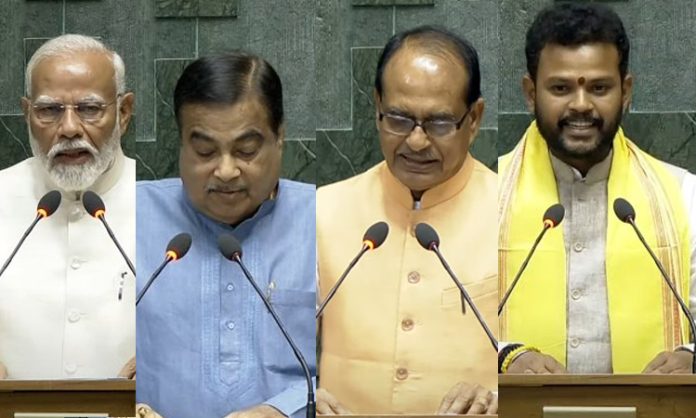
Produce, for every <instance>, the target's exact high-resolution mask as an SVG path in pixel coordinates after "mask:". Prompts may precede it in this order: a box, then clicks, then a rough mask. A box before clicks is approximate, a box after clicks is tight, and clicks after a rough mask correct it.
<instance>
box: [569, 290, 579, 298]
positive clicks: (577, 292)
mask: <svg viewBox="0 0 696 418" xmlns="http://www.w3.org/2000/svg"><path fill="white" fill-rule="evenodd" d="M581 296H582V292H581V291H580V289H573V291H572V292H570V297H571V298H573V300H578V299H580V297H581Z"/></svg>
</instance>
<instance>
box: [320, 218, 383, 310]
mask: <svg viewBox="0 0 696 418" xmlns="http://www.w3.org/2000/svg"><path fill="white" fill-rule="evenodd" d="M388 234H389V225H387V223H386V222H377V223H376V224H374V225H372V226H371V227H369V228H367V231H365V235H364V236H363V246H362V248H361V249H360V252H358V255H356V256H355V258H353V260H352V261H351V262H350V264H348V267H347V268H346V270H345V271H344V272H343V274H342V275H341V277H339V279H338V281H337V282H336V283H335V284H334V285H333V287H332V288H331V290H330V291H329V293H328V295H327V296H326V299H324V301H323V302H322V303H321V305H319V309H318V310H317V314H316V316H315V318H317V319H318V318H319V317H320V316H321V314H322V312H324V308H326V305H327V304H328V303H329V301H330V300H331V299H333V297H334V294H336V291H337V290H338V287H339V286H341V283H343V280H345V278H346V276H348V273H349V272H350V271H351V270H353V267H355V265H356V264H357V263H358V260H360V258H362V256H363V254H365V253H366V252H367V251H369V250H374V249H375V248H377V247H379V246H380V245H382V244H383V243H384V240H386V239H387V235H388Z"/></svg>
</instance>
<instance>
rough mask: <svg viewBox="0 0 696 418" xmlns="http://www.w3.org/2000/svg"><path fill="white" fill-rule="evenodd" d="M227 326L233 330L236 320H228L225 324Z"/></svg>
mask: <svg viewBox="0 0 696 418" xmlns="http://www.w3.org/2000/svg"><path fill="white" fill-rule="evenodd" d="M225 326H226V327H227V329H229V330H233V329H234V322H232V321H228V322H227V323H226V324H225Z"/></svg>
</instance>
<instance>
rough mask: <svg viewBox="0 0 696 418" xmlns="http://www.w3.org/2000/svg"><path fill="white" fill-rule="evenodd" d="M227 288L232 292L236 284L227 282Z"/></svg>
mask: <svg viewBox="0 0 696 418" xmlns="http://www.w3.org/2000/svg"><path fill="white" fill-rule="evenodd" d="M225 289H227V291H228V292H231V291H233V290H234V285H233V284H232V283H227V286H225Z"/></svg>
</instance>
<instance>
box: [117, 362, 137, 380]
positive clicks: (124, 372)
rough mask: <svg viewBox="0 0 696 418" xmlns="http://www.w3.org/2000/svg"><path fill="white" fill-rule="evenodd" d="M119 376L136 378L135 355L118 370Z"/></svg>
mask: <svg viewBox="0 0 696 418" xmlns="http://www.w3.org/2000/svg"><path fill="white" fill-rule="evenodd" d="M118 377H123V378H126V379H135V357H133V358H131V359H130V360H128V361H127V362H126V364H125V365H124V366H123V368H122V369H121V371H120V372H118Z"/></svg>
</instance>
